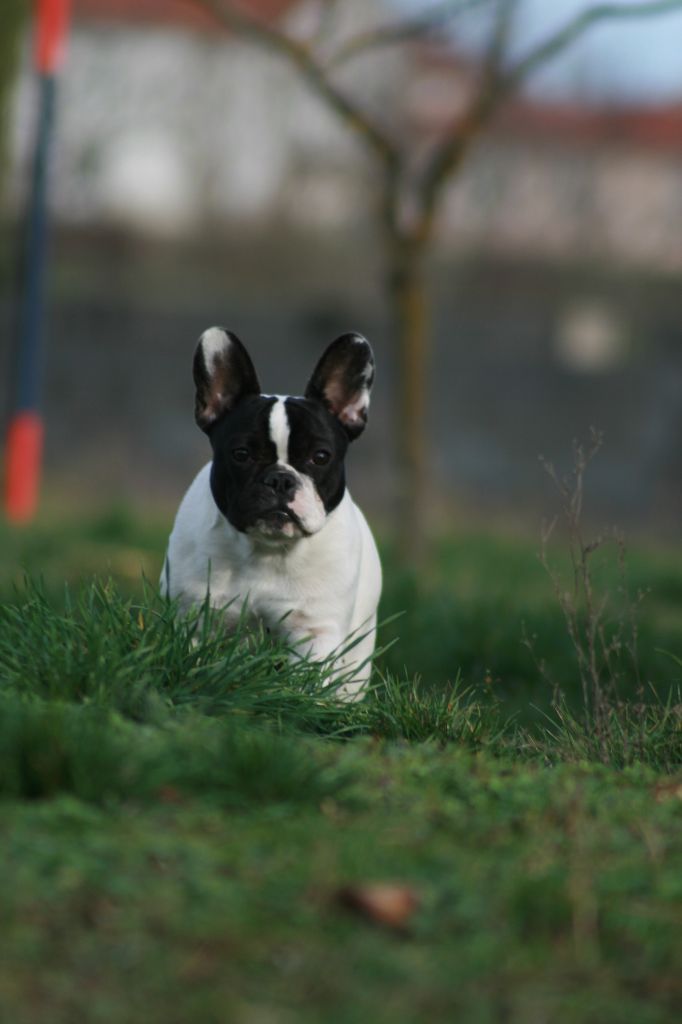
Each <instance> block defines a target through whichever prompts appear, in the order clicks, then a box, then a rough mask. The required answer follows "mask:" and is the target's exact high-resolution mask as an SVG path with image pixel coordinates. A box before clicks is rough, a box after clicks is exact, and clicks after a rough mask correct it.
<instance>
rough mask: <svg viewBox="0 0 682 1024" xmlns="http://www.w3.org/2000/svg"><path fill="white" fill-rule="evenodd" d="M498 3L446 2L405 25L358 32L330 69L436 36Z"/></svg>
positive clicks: (392, 24) (330, 63)
mask: <svg viewBox="0 0 682 1024" xmlns="http://www.w3.org/2000/svg"><path fill="white" fill-rule="evenodd" d="M492 3H494V0H444V2H442V3H438V4H434V5H433V6H432V7H430V8H429V9H427V10H425V11H423V12H422V13H421V14H418V15H416V16H415V17H414V18H407V19H403V20H401V21H392V22H388V23H386V24H384V25H377V26H376V27H375V28H370V29H367V31H365V32H358V33H357V35H354V36H351V37H350V39H347V40H346V41H345V42H344V43H342V44H341V45H340V46H339V48H338V49H337V50H336V52H335V53H333V54H332V55H331V56H330V57H329V59H328V60H327V67H329V68H337V67H339V66H340V65H341V64H345V63H346V61H349V60H352V59H353V58H354V57H357V56H359V55H360V54H361V53H365V52H366V51H367V50H376V49H378V48H379V47H385V46H396V45H399V44H401V43H407V42H410V40H412V39H419V38H420V37H423V36H427V35H429V34H430V33H432V32H436V31H437V30H438V29H440V28H442V27H443V25H445V24H446V23H447V22H448V21H451V20H452V19H453V18H456V17H457V15H459V14H463V13H464V12H466V11H469V10H473V8H475V7H483V6H485V5H489V4H492Z"/></svg>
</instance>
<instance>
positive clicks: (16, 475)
mask: <svg viewBox="0 0 682 1024" xmlns="http://www.w3.org/2000/svg"><path fill="white" fill-rule="evenodd" d="M70 13H71V0H36V3H35V32H34V40H35V42H34V51H33V61H34V67H35V72H36V75H37V78H38V88H39V117H38V126H37V132H36V140H35V149H34V154H33V162H32V166H31V183H30V191H29V199H28V209H27V217H26V235H25V242H24V249H23V252H22V266H21V286H20V303H19V320H18V324H19V330H18V336H17V344H16V358H15V372H14V382H13V387H14V390H13V395H12V399H11V409H12V412H11V415H10V422H9V429H8V432H7V443H6V452H5V511H6V514H7V518H8V519H9V520H10V521H11V522H14V523H26V522H29V521H30V520H31V519H32V518H33V516H34V515H35V512H36V508H37V505H38V491H39V485H40V473H41V467H42V454H43V436H44V427H43V417H42V412H41V405H42V394H41V393H42V382H43V366H44V359H45V356H44V349H45V337H44V336H45V286H46V271H47V228H48V212H47V186H48V171H49V162H50V151H51V148H52V138H53V134H54V132H53V129H54V115H55V102H56V92H57V77H58V73H59V69H60V67H61V64H62V61H63V58H64V49H65V45H66V37H67V32H68V25H69V17H70Z"/></svg>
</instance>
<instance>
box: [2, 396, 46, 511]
mask: <svg viewBox="0 0 682 1024" xmlns="http://www.w3.org/2000/svg"><path fill="white" fill-rule="evenodd" d="M42 455H43V421H42V420H41V418H40V416H38V414H37V413H34V412H21V413H18V414H17V415H16V416H15V417H14V419H13V420H12V422H11V423H10V427H9V431H8V433H7V452H6V463H5V511H6V512H7V518H8V519H9V521H10V522H12V523H28V522H29V521H30V520H31V519H33V517H34V516H35V513H36V508H37V506H38V486H39V482H40V466H41V462H42Z"/></svg>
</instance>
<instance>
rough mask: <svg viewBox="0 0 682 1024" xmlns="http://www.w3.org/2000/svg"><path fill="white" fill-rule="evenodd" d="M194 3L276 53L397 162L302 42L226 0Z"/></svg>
mask: <svg viewBox="0 0 682 1024" xmlns="http://www.w3.org/2000/svg"><path fill="white" fill-rule="evenodd" d="M193 2H194V4H195V5H196V6H198V7H203V8H204V9H205V10H207V11H209V12H210V13H211V14H212V15H213V16H214V17H215V18H216V20H217V21H218V22H219V23H220V24H221V25H223V26H224V27H226V28H228V29H230V30H231V31H233V32H238V33H239V34H241V35H244V36H246V37H247V38H249V39H251V40H252V41H253V42H254V43H256V44H257V45H258V46H262V47H264V48H265V49H267V50H270V51H271V52H273V53H277V54H280V55H281V56H282V57H284V58H286V60H288V61H289V63H290V64H293V66H294V67H295V68H296V69H297V71H298V72H299V74H300V75H301V77H302V79H303V80H304V81H305V82H306V83H307V84H308V85H309V86H310V87H311V89H312V90H313V92H314V93H316V94H317V95H318V96H319V97H320V98H321V99H322V100H324V102H325V103H326V104H327V106H329V107H331V109H332V110H333V111H334V113H335V114H336V115H337V116H338V117H339V119H340V120H341V121H342V122H343V123H344V124H345V125H346V126H347V127H348V128H350V129H352V130H353V132H355V134H356V135H358V136H359V137H360V139H361V140H362V141H363V142H364V143H365V145H366V146H367V147H368V148H369V149H370V150H372V152H373V153H374V155H375V156H377V157H378V158H379V159H380V160H381V161H382V162H383V163H384V164H387V165H391V166H393V165H397V164H398V162H399V156H400V154H399V150H398V146H397V144H396V143H395V142H394V141H393V140H392V139H391V137H390V136H389V135H388V133H387V132H386V131H384V129H383V127H381V126H379V125H378V124H376V122H375V121H374V120H373V119H372V118H371V116H370V115H369V114H368V113H367V112H366V111H365V110H363V109H362V107H360V106H359V105H358V104H357V103H355V102H354V101H353V100H352V99H350V98H349V97H348V96H347V95H346V94H345V93H343V92H342V91H341V90H340V89H339V88H338V87H337V86H336V85H335V84H334V83H333V82H332V80H331V78H330V76H329V74H328V72H327V70H326V68H324V67H323V66H322V65H321V64H320V63H319V61H318V60H317V59H316V57H315V56H314V54H313V53H312V51H311V49H310V48H309V47H308V46H306V45H305V44H304V43H300V42H298V41H297V40H296V39H292V38H291V36H289V35H287V34H286V33H285V32H283V31H282V30H281V29H279V28H276V27H274V26H273V25H271V24H269V23H268V22H266V21H263V20H261V19H260V18H256V17H255V16H254V15H252V14H248V13H247V12H246V11H245V10H244V9H243V8H239V7H238V6H237V5H235V4H234V3H232V2H229V0H193Z"/></svg>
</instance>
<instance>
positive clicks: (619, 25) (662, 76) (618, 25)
mask: <svg viewBox="0 0 682 1024" xmlns="http://www.w3.org/2000/svg"><path fill="white" fill-rule="evenodd" d="M393 2H394V3H395V5H396V6H397V7H399V8H401V9H403V10H405V9H407V10H411V11H413V12H414V11H415V10H423V9H424V8H429V7H432V6H433V3H434V0H393ZM625 2H628V0H625ZM590 6H591V4H590V3H588V2H586V0H519V10H518V16H517V24H516V28H515V33H514V37H513V39H514V42H513V50H512V52H513V53H516V54H520V53H521V52H524V53H525V52H526V50H527V48H528V47H529V46H532V45H533V43H534V42H538V41H540V40H541V39H543V38H545V37H546V35H547V34H548V33H549V32H552V31H553V30H555V29H557V28H559V27H560V26H561V25H563V24H564V23H565V22H566V21H567V20H568V19H570V18H571V17H572V16H574V15H575V14H577V13H580V12H581V11H584V10H586V9H587V8H588V7H590ZM482 17H483V15H481V14H480V13H479V14H471V15H467V16H464V17H462V18H461V19H457V21H456V22H453V25H454V26H456V27H455V29H453V31H454V33H455V36H456V38H457V39H458V41H460V43H461V41H463V40H464V41H466V43H468V45H471V46H475V45H476V41H477V39H480V36H481V32H482ZM528 91H529V92H531V93H534V94H535V95H536V96H537V95H540V96H544V97H547V98H551V99H572V100H579V101H584V102H595V103H603V102H615V103H651V104H656V103H665V102H671V101H675V100H680V101H682V6H681V7H680V10H679V11H678V12H675V13H673V14H661V15H658V16H656V17H649V18H636V19H633V20H632V21H629V20H628V21H618V22H616V21H609V22H607V23H604V24H601V25H597V26H595V27H592V28H590V29H589V30H588V32H587V33H586V34H585V35H584V36H583V37H582V38H581V39H580V40H579V41H578V42H575V43H573V44H572V45H571V47H570V48H569V49H568V50H566V51H565V52H564V53H563V54H562V55H561V56H560V57H557V58H555V59H554V60H553V61H552V62H551V63H550V64H548V65H546V66H545V67H544V68H543V69H542V70H540V71H538V72H536V74H535V76H534V78H533V80H532V81H531V82H530V83H529V86H528Z"/></svg>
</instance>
